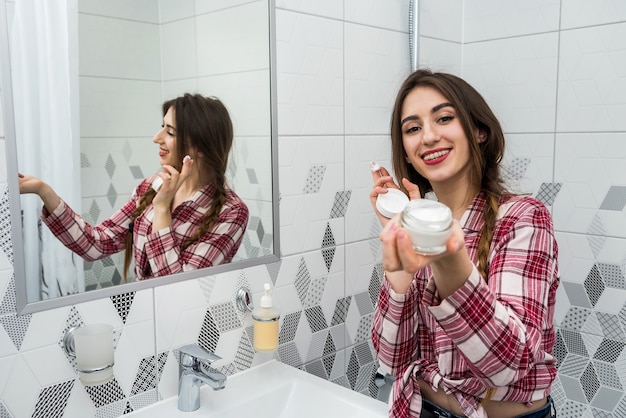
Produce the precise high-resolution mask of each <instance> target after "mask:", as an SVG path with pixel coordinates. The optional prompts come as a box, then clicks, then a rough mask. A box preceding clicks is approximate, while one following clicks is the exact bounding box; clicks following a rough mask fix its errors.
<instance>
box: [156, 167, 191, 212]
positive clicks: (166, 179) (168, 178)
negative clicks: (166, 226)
mask: <svg viewBox="0 0 626 418" xmlns="http://www.w3.org/2000/svg"><path fill="white" fill-rule="evenodd" d="M192 164H193V159H188V160H187V161H183V168H182V170H181V171H180V172H179V171H178V170H176V169H175V168H174V167H173V166H171V165H167V164H166V165H163V171H161V172H159V173H158V176H159V177H161V178H162V179H163V185H162V186H161V187H160V188H159V191H158V192H157V194H156V196H155V197H154V200H153V201H152V204H153V205H154V206H155V207H156V206H161V205H162V206H164V207H166V208H167V209H168V210H169V209H170V205H171V203H172V201H173V200H174V196H176V192H177V191H178V188H179V187H180V186H181V185H182V184H183V183H184V182H185V179H186V178H187V177H188V176H189V173H190V172H191V166H192Z"/></svg>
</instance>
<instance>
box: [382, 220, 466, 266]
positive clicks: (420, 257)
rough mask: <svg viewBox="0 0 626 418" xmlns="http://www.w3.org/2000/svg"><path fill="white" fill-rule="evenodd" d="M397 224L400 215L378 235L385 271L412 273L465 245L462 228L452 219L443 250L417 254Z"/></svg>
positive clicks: (409, 239) (454, 252)
mask: <svg viewBox="0 0 626 418" xmlns="http://www.w3.org/2000/svg"><path fill="white" fill-rule="evenodd" d="M399 225H400V215H396V216H395V217H393V218H392V219H391V220H390V221H389V222H388V223H387V225H385V227H384V228H383V230H382V232H381V233H380V235H379V237H380V240H381V242H382V253H383V260H382V262H383V267H384V269H385V271H387V272H394V271H404V272H407V273H410V274H411V275H414V274H415V272H416V271H418V270H420V269H422V268H424V267H426V266H427V265H429V264H431V263H433V262H436V261H437V260H440V259H442V258H445V257H449V256H451V255H453V254H456V253H458V252H459V251H460V250H461V249H462V248H463V247H464V245H465V240H464V235H463V230H462V229H461V226H460V225H459V223H458V221H456V220H454V221H453V226H452V235H451V236H450V238H449V239H448V242H447V243H446V251H445V252H443V253H441V254H436V255H424V254H419V253H416V252H415V250H414V249H413V246H412V244H411V238H410V237H409V235H408V234H407V233H406V231H405V230H403V229H402V228H401V227H400V226H399Z"/></svg>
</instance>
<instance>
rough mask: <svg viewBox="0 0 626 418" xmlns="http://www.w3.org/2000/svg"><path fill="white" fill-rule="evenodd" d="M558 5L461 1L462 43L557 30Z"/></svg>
mask: <svg viewBox="0 0 626 418" xmlns="http://www.w3.org/2000/svg"><path fill="white" fill-rule="evenodd" d="M564 3H567V1H565V2H564ZM560 5H561V1H560V0H530V1H523V2H513V3H507V4H506V5H503V4H502V2H499V1H498V0H481V1H466V2H463V29H464V31H463V42H466V43H469V42H475V41H482V40H492V39H499V38H507V37H513V36H520V35H529V34H536V33H544V32H553V31H557V30H558V29H559V10H560Z"/></svg>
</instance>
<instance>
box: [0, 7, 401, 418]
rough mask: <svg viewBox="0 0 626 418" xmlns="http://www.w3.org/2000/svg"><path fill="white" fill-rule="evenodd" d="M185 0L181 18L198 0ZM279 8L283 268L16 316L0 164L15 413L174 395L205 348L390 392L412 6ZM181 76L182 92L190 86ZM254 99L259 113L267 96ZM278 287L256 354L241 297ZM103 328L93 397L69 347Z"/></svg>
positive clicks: (102, 411)
mask: <svg viewBox="0 0 626 418" xmlns="http://www.w3.org/2000/svg"><path fill="white" fill-rule="evenodd" d="M183 3H184V4H183V5H181V8H180V9H175V11H176V12H183V11H184V10H187V8H186V6H189V4H191V3H190V2H183ZM192 3H193V4H194V7H208V6H210V5H211V4H212V3H211V2H202V1H197V2H192ZM239 3H241V2H239ZM231 4H232V5H234V3H233V2H231ZM276 9H277V10H276V19H277V61H278V63H277V64H278V65H277V67H278V68H277V70H278V86H277V89H278V124H279V132H278V134H279V142H280V147H279V154H280V155H279V165H280V169H279V171H280V193H281V203H280V224H281V234H282V242H281V244H282V245H281V246H282V260H281V262H279V263H276V264H274V265H269V266H260V267H255V268H249V269H244V270H239V271H235V272H231V273H226V274H221V275H219V276H211V277H205V278H203V279H200V280H194V281H188V282H184V283H177V284H174V285H169V286H166V287H161V288H156V289H154V290H144V291H140V292H133V293H128V294H122V295H118V296H116V297H111V298H105V299H102V300H98V301H94V302H89V303H84V304H78V305H74V306H69V307H65V308H58V309H53V310H49V311H46V312H41V313H35V314H29V315H24V316H17V315H16V311H15V309H16V308H15V290H14V289H15V284H14V278H13V270H12V265H11V254H12V247H11V241H10V238H9V235H8V230H7V228H8V207H9V203H8V198H7V194H6V173H5V172H4V170H0V171H1V173H0V191H1V192H2V193H3V194H2V196H3V199H2V200H1V201H0V225H2V231H4V232H3V234H1V235H0V236H1V237H2V238H1V239H0V248H2V251H1V252H0V416H3V417H4V416H6V417H12V418H13V417H39V416H41V417H43V416H45V417H81V418H82V417H85V416H98V417H117V416H121V415H122V414H124V413H125V412H128V411H132V410H135V409H138V408H141V407H143V406H145V405H148V404H151V403H153V402H155V401H157V400H159V399H163V398H166V397H170V396H175V395H176V393H177V387H176V385H177V367H178V366H177V361H176V354H177V351H176V349H177V348H178V347H180V346H181V345H183V344H186V343H190V342H194V341H198V342H200V343H201V344H202V345H203V346H205V347H207V348H210V349H213V350H214V351H215V352H216V353H217V354H218V355H220V356H221V357H222V358H223V360H222V361H221V363H220V364H219V365H218V366H219V367H220V368H221V369H222V370H223V371H225V372H226V373H228V374H232V373H235V372H237V371H240V370H243V369H246V368H248V367H250V366H252V365H255V364H259V363H262V362H265V361H267V360H269V359H271V358H274V357H275V358H277V359H279V360H281V361H283V362H285V363H288V364H291V365H294V366H297V367H301V368H304V369H306V370H307V371H309V372H311V373H314V374H316V375H319V376H322V377H324V378H326V379H330V380H332V381H335V382H337V383H338V384H341V385H344V386H347V387H350V388H353V389H355V390H357V391H359V392H364V393H366V394H367V395H372V394H375V391H376V390H375V388H372V387H371V386H372V385H371V378H372V373H373V372H374V370H375V363H374V359H373V355H372V352H371V347H370V343H369V327H370V322H371V315H372V311H373V300H374V298H375V295H376V293H377V289H378V286H379V284H380V269H379V268H378V267H377V266H376V262H375V258H376V253H377V240H375V239H371V238H372V237H374V236H375V235H376V233H377V232H376V228H377V224H376V221H375V219H374V218H373V217H372V213H371V209H370V208H369V203H368V200H367V193H368V188H369V169H368V164H369V161H370V160H372V159H376V160H378V161H380V162H381V163H384V161H388V158H389V157H388V150H387V146H386V142H385V138H386V131H387V125H388V109H389V107H390V105H391V101H392V99H393V91H394V90H395V88H396V86H397V84H398V83H399V81H400V80H401V79H402V78H403V77H404V76H405V75H406V73H407V71H408V56H407V52H406V51H407V45H408V41H407V34H406V28H407V19H406V4H405V2H404V1H399V0H394V1H389V0H371V1H368V2H363V1H359V2H357V1H344V2H337V1H324V2H301V1H276ZM173 20H175V19H173ZM196 23H197V21H196ZM168 24H172V25H173V26H172V27H171V29H172V32H173V33H176V34H180V31H179V30H180V29H181V27H174V26H175V22H174V21H172V22H169V21H168V22H164V26H167V25H168ZM180 26H182V28H183V29H184V28H187V26H186V25H180ZM181 36H182V34H181ZM233 36H236V33H234V34H233ZM184 69H188V67H185V66H181V67H179V68H173V69H170V70H172V71H174V70H179V71H182V70H184ZM168 77H169V76H168V75H167V73H166V72H165V71H164V78H165V80H166V85H168V83H169V86H171V87H172V89H176V86H175V84H176V83H177V82H178V83H181V84H184V85H185V86H187V85H189V84H188V83H187V82H186V81H185V80H181V79H180V78H179V77H181V76H178V75H172V76H171V78H168ZM182 77H184V76H182ZM208 78H209V77H208V76H207V77H206V80H208ZM206 80H203V77H201V76H200V75H199V76H198V80H197V83H198V85H200V83H202V82H203V81H206ZM194 82H195V81H194ZM251 85H254V80H253V79H250V80H249V81H248V82H247V83H244V84H243V85H242V86H241V87H240V88H242V89H246V88H247V89H249V88H251V87H250V86H251ZM213 86H214V88H215V89H218V88H219V87H218V86H217V84H215V85H213ZM167 88H168V89H169V87H167ZM224 88H225V87H224ZM168 91H171V90H168ZM222 93H223V94H227V92H226V91H224V92H222V91H219V93H216V95H219V94H222ZM241 105H242V106H244V105H249V106H252V107H253V106H255V102H254V100H253V96H252V97H251V98H250V101H249V102H247V103H243V104H241ZM253 113H254V112H253V111H252V110H248V113H246V114H245V115H246V117H248V116H249V117H252V118H253V117H254V114H253ZM236 123H237V122H236ZM3 137H4V135H2V138H3ZM2 145H4V139H2ZM0 149H2V153H4V151H3V150H4V147H2V148H0ZM1 157H2V161H4V158H5V157H4V154H2V156H1ZM355 157H356V158H355ZM2 166H3V167H4V164H3V165H2ZM346 266H350V268H349V269H348V268H346ZM265 282H269V283H272V284H273V286H275V291H274V300H275V302H276V304H277V306H278V307H279V308H280V309H281V312H282V318H281V333H280V347H279V350H278V351H277V352H276V353H269V354H261V353H254V351H253V350H252V348H251V340H250V337H251V322H250V319H249V316H245V315H243V314H241V313H240V312H238V311H237V310H236V308H235V305H234V300H233V298H234V294H235V292H236V290H237V289H238V287H239V286H241V285H246V286H248V287H250V288H251V289H252V290H253V292H254V298H255V301H257V302H258V298H259V297H260V294H261V289H262V286H263V283H265ZM96 322H106V323H110V324H112V325H113V326H114V328H115V336H116V342H115V366H114V374H115V379H114V380H113V381H112V382H110V383H108V384H106V385H103V386H98V387H94V388H89V387H84V386H83V385H82V384H81V383H80V382H79V381H78V380H77V376H76V372H75V369H74V366H73V363H72V362H71V361H70V360H69V359H67V358H66V357H65V354H64V353H63V351H62V350H61V347H60V340H61V338H62V335H63V332H64V330H65V329H67V328H68V327H69V326H71V325H76V324H83V323H84V324H90V323H96ZM242 396H245V394H242Z"/></svg>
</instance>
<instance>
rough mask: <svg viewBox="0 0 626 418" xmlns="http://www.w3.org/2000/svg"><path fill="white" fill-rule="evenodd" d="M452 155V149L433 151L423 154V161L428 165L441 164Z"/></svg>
mask: <svg viewBox="0 0 626 418" xmlns="http://www.w3.org/2000/svg"><path fill="white" fill-rule="evenodd" d="M449 154H450V149H449V148H448V149H440V150H432V151H426V152H425V153H423V154H422V160H424V163H426V164H427V165H435V164H439V163H440V162H442V161H443V160H445V159H446V158H447V157H448V155H449Z"/></svg>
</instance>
